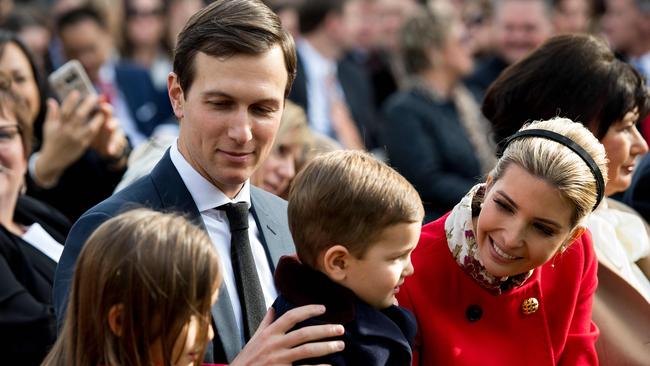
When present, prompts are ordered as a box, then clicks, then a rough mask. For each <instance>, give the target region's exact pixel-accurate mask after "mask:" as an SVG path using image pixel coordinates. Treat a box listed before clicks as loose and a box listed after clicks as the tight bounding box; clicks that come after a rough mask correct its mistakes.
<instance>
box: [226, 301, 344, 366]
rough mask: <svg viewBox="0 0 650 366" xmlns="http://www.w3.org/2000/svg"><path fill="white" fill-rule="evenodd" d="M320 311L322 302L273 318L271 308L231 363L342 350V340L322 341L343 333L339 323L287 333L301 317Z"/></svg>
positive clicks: (281, 360)
mask: <svg viewBox="0 0 650 366" xmlns="http://www.w3.org/2000/svg"><path fill="white" fill-rule="evenodd" d="M323 313H325V307H324V306H322V305H306V306H301V307H299V308H295V309H292V310H290V311H288V312H287V313H286V314H284V315H282V316H281V317H280V318H278V319H277V320H276V321H275V322H273V318H274V317H275V315H274V314H275V313H274V311H273V308H271V309H270V310H269V312H268V313H266V316H265V317H264V320H262V323H261V324H260V326H259V328H257V331H256V332H255V334H254V335H253V337H252V338H251V339H250V341H249V342H248V343H247V344H246V346H245V347H244V349H243V350H242V351H241V352H240V353H239V355H238V356H237V357H236V358H235V359H234V360H233V362H232V363H231V364H230V366H254V365H265V366H267V365H273V366H281V365H291V364H292V363H293V362H295V361H299V360H303V359H306V358H313V357H320V356H325V355H328V354H330V353H334V352H339V351H342V350H343V348H344V347H345V345H344V344H343V342H342V341H322V339H327V338H332V337H337V336H340V335H342V334H343V332H344V329H343V326H342V325H334V324H325V325H313V326H309V327H304V328H300V329H296V330H294V331H291V332H289V333H287V332H288V331H289V330H290V329H291V328H293V327H294V326H295V325H296V324H298V323H300V322H301V321H303V320H307V319H309V318H312V317H314V316H318V315H321V314H323ZM316 341H318V342H316Z"/></svg>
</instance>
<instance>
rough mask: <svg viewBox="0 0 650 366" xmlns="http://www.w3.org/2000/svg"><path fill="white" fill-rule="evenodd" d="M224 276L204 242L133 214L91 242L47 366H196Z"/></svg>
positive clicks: (173, 221)
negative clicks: (211, 309) (211, 311)
mask: <svg viewBox="0 0 650 366" xmlns="http://www.w3.org/2000/svg"><path fill="white" fill-rule="evenodd" d="M220 284H221V275H220V270H219V261H218V257H217V254H216V252H215V250H214V249H213V246H212V243H211V242H210V239H209V238H208V236H207V234H206V233H205V232H204V231H203V230H201V229H200V228H198V227H196V226H194V225H192V224H191V223H190V222H189V221H188V220H186V219H185V218H183V217H181V216H178V215H174V214H165V213H160V212H155V211H151V210H148V209H136V210H132V211H129V212H126V213H123V214H121V215H119V216H116V217H114V218H112V219H111V220H108V221H106V222H105V223H104V224H103V225H101V226H100V227H99V228H98V229H97V230H96V231H95V232H94V233H93V234H92V235H91V237H90V238H89V239H88V242H87V243H86V245H85V246H84V248H83V250H82V252H81V255H80V257H79V261H78V264H77V269H76V271H75V275H74V279H73V285H72V293H71V296H70V303H69V305H68V310H67V314H66V320H65V323H64V325H63V329H62V331H61V334H60V335H59V338H58V340H57V342H56V344H55V345H54V348H53V349H52V351H51V352H50V354H49V355H48V357H47V358H46V360H45V362H44V365H47V366H49V365H70V366H81V365H84V366H87V365H108V366H117V365H134V366H139V365H143V366H150V365H200V364H201V361H202V360H203V353H204V352H205V348H206V344H207V342H208V340H210V339H212V336H213V331H212V327H211V324H210V308H211V306H212V304H213V303H214V301H215V300H216V297H217V293H218V289H219V286H220Z"/></svg>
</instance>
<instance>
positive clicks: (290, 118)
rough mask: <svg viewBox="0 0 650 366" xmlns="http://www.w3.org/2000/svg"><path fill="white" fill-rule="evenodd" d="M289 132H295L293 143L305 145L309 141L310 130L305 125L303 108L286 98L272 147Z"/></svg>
mask: <svg viewBox="0 0 650 366" xmlns="http://www.w3.org/2000/svg"><path fill="white" fill-rule="evenodd" d="M291 132H296V134H295V135H294V136H293V138H294V140H293V141H292V142H293V143H297V144H299V145H303V146H307V145H308V144H309V143H310V131H309V127H308V126H307V114H305V110H304V109H302V107H300V106H299V105H297V104H295V103H293V102H291V101H290V100H287V101H285V104H284V112H282V118H281V119H280V127H278V133H277V135H276V137H275V143H274V144H273V148H276V147H277V145H278V144H279V141H281V140H282V139H283V138H284V136H286V135H288V134H289V133H291Z"/></svg>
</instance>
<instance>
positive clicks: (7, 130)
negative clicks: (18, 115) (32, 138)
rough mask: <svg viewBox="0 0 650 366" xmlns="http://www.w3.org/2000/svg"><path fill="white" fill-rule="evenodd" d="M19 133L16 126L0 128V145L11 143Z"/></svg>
mask: <svg viewBox="0 0 650 366" xmlns="http://www.w3.org/2000/svg"><path fill="white" fill-rule="evenodd" d="M20 132H21V131H20V127H19V126H18V124H11V125H2V126H0V144H6V143H8V142H11V141H13V140H14V139H15V138H16V136H19V135H20Z"/></svg>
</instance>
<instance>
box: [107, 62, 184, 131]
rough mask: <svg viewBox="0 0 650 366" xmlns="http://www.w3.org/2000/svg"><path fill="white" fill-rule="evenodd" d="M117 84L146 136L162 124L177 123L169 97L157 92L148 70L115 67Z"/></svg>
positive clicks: (132, 67) (130, 66)
mask: <svg viewBox="0 0 650 366" xmlns="http://www.w3.org/2000/svg"><path fill="white" fill-rule="evenodd" d="M115 82H116V84H117V87H118V89H119V90H120V91H121V92H122V93H123V94H124V99H125V101H126V103H127V105H128V107H129V110H130V112H131V118H132V119H133V121H134V123H135V125H136V126H137V128H138V130H139V131H140V132H141V133H142V134H144V135H145V136H147V137H148V136H150V135H151V133H152V132H153V130H154V129H155V128H156V127H158V126H159V125H161V124H163V123H170V122H172V123H173V122H174V121H175V120H174V119H173V117H174V114H173V111H172V106H171V102H170V101H169V96H168V95H167V93H166V92H165V93H162V92H160V91H158V90H156V87H155V86H154V85H153V82H152V81H151V77H150V76H149V72H148V71H147V70H146V69H143V68H141V67H140V66H137V65H134V64H130V63H125V62H120V63H118V64H117V65H115Z"/></svg>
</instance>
